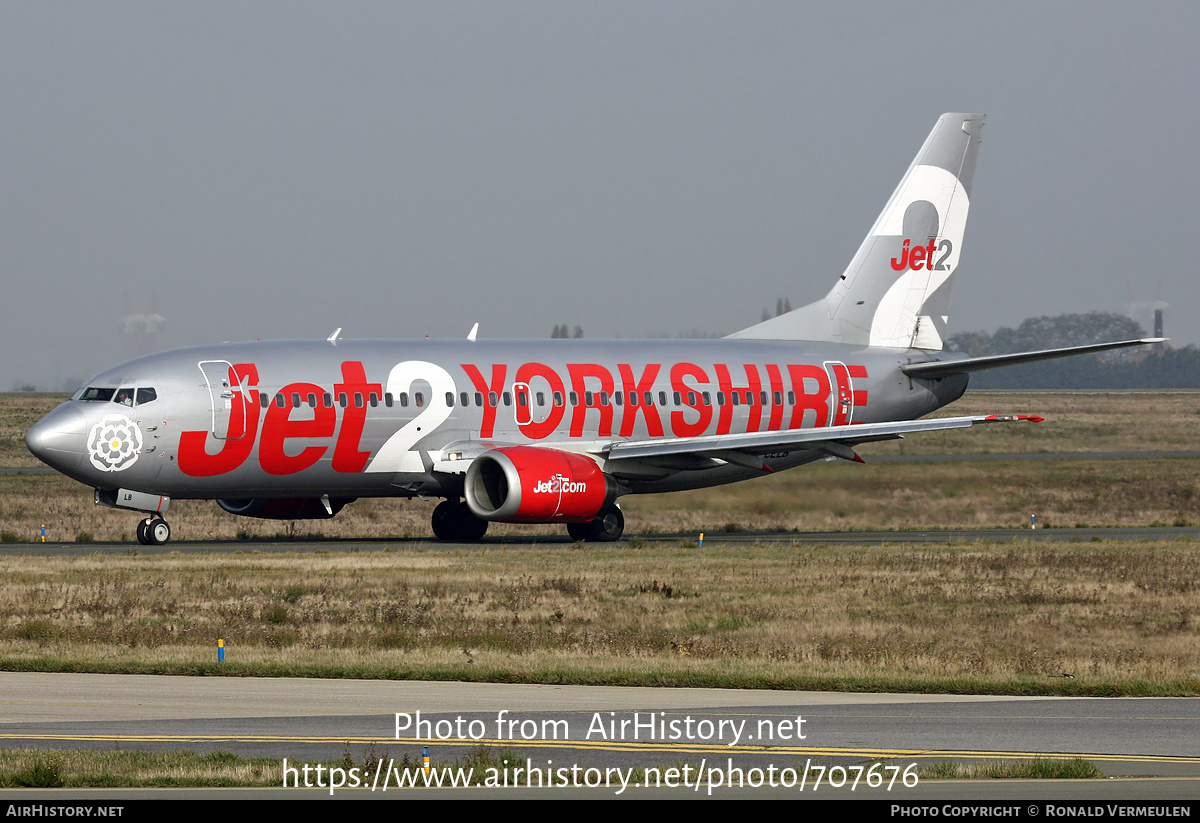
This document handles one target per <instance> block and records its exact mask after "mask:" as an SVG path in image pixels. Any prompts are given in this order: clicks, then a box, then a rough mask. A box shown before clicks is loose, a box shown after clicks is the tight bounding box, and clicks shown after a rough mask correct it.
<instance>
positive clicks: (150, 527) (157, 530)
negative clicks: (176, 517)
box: [138, 517, 171, 546]
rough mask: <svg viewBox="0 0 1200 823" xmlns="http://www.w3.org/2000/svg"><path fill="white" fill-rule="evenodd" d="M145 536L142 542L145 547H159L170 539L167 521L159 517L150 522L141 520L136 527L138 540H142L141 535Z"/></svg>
mask: <svg viewBox="0 0 1200 823" xmlns="http://www.w3.org/2000/svg"><path fill="white" fill-rule="evenodd" d="M143 533H144V534H145V535H146V539H145V540H144V541H143V542H144V543H145V544H146V545H147V546H161V545H163V544H164V543H166V542H167V541H168V540H170V539H171V527H170V526H169V525H167V521H166V520H163V519H162V518H161V517H156V518H154V519H152V520H143V521H142V522H141V523H140V524H139V525H138V539H139V540H141V539H142V534H143Z"/></svg>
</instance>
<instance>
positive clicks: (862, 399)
mask: <svg viewBox="0 0 1200 823" xmlns="http://www.w3.org/2000/svg"><path fill="white" fill-rule="evenodd" d="M849 369H850V377H851V378H852V379H853V380H866V379H867V367H866V366H850V367H849ZM866 405H867V390H866V389H855V390H854V406H855V408H861V407H864V406H866Z"/></svg>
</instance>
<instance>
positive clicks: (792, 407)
mask: <svg viewBox="0 0 1200 823" xmlns="http://www.w3.org/2000/svg"><path fill="white" fill-rule="evenodd" d="M983 124H984V116H983V115H981V114H957V113H951V114H944V115H942V116H941V117H940V118H939V119H938V121H937V123H936V125H935V126H934V128H933V131H932V132H930V134H929V137H928V138H927V139H926V140H925V143H924V144H923V145H922V147H921V149H920V151H919V152H918V153H917V156H916V158H915V159H914V160H913V162H912V165H911V166H910V167H909V168H908V171H907V172H906V173H905V175H904V177H903V178H902V179H901V181H900V184H899V186H898V187H897V188H896V190H895V192H894V193H893V194H892V196H891V198H890V199H889V200H888V201H887V204H886V205H885V207H884V209H883V212H882V213H881V214H880V215H879V217H878V219H877V220H876V221H875V224H874V226H873V227H872V228H871V230H870V232H869V233H868V234H867V236H866V238H865V239H864V240H863V242H862V245H861V246H860V247H859V249H858V252H857V253H856V254H855V255H854V258H853V259H852V260H851V262H850V264H849V266H848V267H847V268H846V270H845V271H844V272H843V273H842V274H841V275H840V276H839V277H838V278H837V280H836V281H835V282H834V285H833V288H832V289H831V290H830V291H829V293H828V294H827V295H826V296H825V297H824V298H822V299H820V300H817V301H816V302H814V303H811V304H809V305H806V306H802V307H801V308H798V309H796V310H794V311H791V312H788V313H785V314H781V315H779V316H777V317H774V318H771V319H768V320H764V321H763V322H761V323H758V324H757V325H754V326H750V327H749V328H746V329H743V330H741V331H738V332H736V333H734V334H731V335H729V336H728V337H725V338H723V339H719V340H652V341H634V340H611V341H601V342H596V341H590V340H544V341H530V340H508V341H493V342H487V343H484V342H479V341H478V340H477V339H476V338H477V330H478V324H476V326H475V328H473V329H472V330H471V333H470V334H469V335H468V337H467V339H459V340H428V339H426V340H346V339H343V338H342V337H341V335H340V333H341V329H338V331H336V332H334V333H333V334H332V335H331V336H330V337H329V338H328V339H325V340H288V341H274V342H253V343H223V344H220V345H213V346H199V347H191V348H183V349H177V350H173V351H167V352H162V353H158V354H150V355H146V356H142V357H138V358H136V359H134V360H130V361H129V362H126V363H123V364H121V365H118V366H115V367H113V368H111V369H107V370H105V371H102V372H100V373H99V374H97V375H96V376H94V377H92V378H91V379H90V380H88V381H87V382H86V383H85V384H84V385H83V386H82V387H81V388H80V389H79V390H78V391H76V392H75V393H74V394H73V395H72V397H71V399H70V400H69V401H68V402H66V403H64V404H63V405H61V406H59V407H58V408H56V409H54V410H53V411H51V412H50V413H49V414H48V415H46V416H45V417H44V418H43V419H42V420H40V421H39V422H38V423H36V424H35V425H34V426H33V428H31V429H30V431H29V433H28V435H27V436H26V444H27V445H28V447H29V450H30V451H31V452H32V453H33V454H34V455H36V456H37V457H38V458H39V459H41V460H42V461H43V462H45V463H46V464H48V465H50V466H51V467H53V468H54V469H56V470H58V471H59V472H62V473H63V474H65V475H67V476H69V477H72V478H74V479H75V480H78V481H79V482H81V483H85V484H87V485H89V486H91V487H93V489H94V490H95V491H94V499H95V502H96V503H97V504H99V505H103V506H109V507H116V508H122V509H129V510H133V511H137V512H140V513H141V514H142V515H143V516H144V518H143V519H142V520H141V521H140V522H139V524H138V528H137V537H138V540H139V541H140V542H141V543H143V544H146V545H161V544H163V543H166V542H167V541H168V540H169V539H170V535H171V529H170V526H169V525H168V523H167V520H166V518H165V514H166V512H167V510H168V507H169V505H170V502H171V501H172V500H182V499H204V500H216V501H217V503H218V505H220V507H221V508H222V509H224V510H225V511H227V512H230V513H232V514H235V515H242V516H246V517H259V518H277V519H286V520H297V519H309V518H311V519H323V518H328V517H333V516H334V515H336V514H337V513H338V512H339V511H340V510H341V509H342V508H343V507H344V506H346V505H347V504H349V503H351V502H353V501H354V500H355V499H357V498H361V497H403V498H412V497H415V496H420V497H423V498H429V497H438V498H444V500H443V501H442V502H441V503H440V504H439V505H438V506H437V507H435V509H434V510H433V514H432V527H433V532H434V534H435V535H436V536H437V537H438V538H440V539H442V540H449V541H477V540H479V539H480V538H482V537H483V536H484V534H485V532H486V531H487V528H488V524H489V523H492V522H500V523H543V524H555V523H562V524H565V525H566V527H567V532H568V534H569V535H570V536H571V538H572V539H575V540H587V541H597V542H599V541H612V540H617V539H619V538H620V537H621V535H622V533H623V531H624V516H623V514H622V512H621V509H620V505H619V499H620V498H621V497H622V496H624V495H627V494H643V493H652V492H665V491H675V490H681V489H693V488H700V487H706V486H713V485H719V484H724V483H732V482H735V481H740V480H745V479H748V478H753V477H760V476H763V475H766V474H770V473H773V472H778V471H782V470H784V469H789V468H793V467H796V466H800V465H803V464H806V463H811V462H814V461H817V460H823V459H832V458H841V459H845V460H853V461H858V462H863V459H862V457H860V456H859V454H858V452H857V451H856V448H857V447H858V446H859V445H861V444H864V443H870V442H873V441H881V440H890V439H895V438H900V437H902V436H904V435H907V434H912V433H918V432H923V431H933V430H938V429H949V428H963V427H968V426H972V425H976V424H981V423H995V422H1015V421H1035V422H1036V421H1039V420H1040V419H1041V418H1039V417H1035V416H1031V415H1021V414H993V415H980V416H969V417H948V418H937V419H918V418H922V417H923V416H924V415H926V414H928V413H930V412H932V411H934V410H936V409H938V408H941V407H942V406H945V405H946V404H948V403H951V402H953V401H954V400H957V399H958V398H959V397H960V396H962V394H963V392H964V391H965V390H966V388H967V381H968V379H969V375H970V374H971V373H972V372H975V371H980V370H983V369H991V368H998V367H1002V366H1009V365H1014V364H1019V363H1029V362H1035V361H1038V360H1046V359H1050V358H1055V357H1066V356H1071V355H1077V354H1084V353H1089V352H1100V351H1107V350H1110V349H1116V348H1121V347H1125V346H1136V345H1142V344H1147V343H1153V342H1156V341H1158V340H1159V339H1160V338H1147V339H1142V340H1126V341H1120V342H1114V343H1104V344H1098V345H1089V346H1078V347H1072V348H1067V349H1053V350H1046V351H1036V352H1023V353H1019V354H1009V355H998V356H990V357H975V358H970V357H967V356H966V355H964V354H961V353H956V352H948V351H944V350H943V344H942V340H943V336H944V334H945V331H946V324H947V322H948V315H949V304H950V290H951V286H952V284H953V280H954V276H955V274H956V273H957V270H958V266H959V258H960V256H961V254H962V247H963V235H964V231H965V228H966V222H967V213H968V210H969V207H970V202H971V196H972V179H973V177H974V172H975V162H976V157H977V155H978V151H979V145H980V140H981V132H982V128H983Z"/></svg>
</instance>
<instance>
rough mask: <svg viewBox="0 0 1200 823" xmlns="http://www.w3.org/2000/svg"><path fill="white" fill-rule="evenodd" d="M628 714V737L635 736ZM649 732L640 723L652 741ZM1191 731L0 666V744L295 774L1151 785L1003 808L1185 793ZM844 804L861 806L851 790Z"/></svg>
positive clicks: (909, 795)
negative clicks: (892, 774)
mask: <svg viewBox="0 0 1200 823" xmlns="http://www.w3.org/2000/svg"><path fill="white" fill-rule="evenodd" d="M418 711H420V712H421V719H422V720H424V721H428V722H429V723H430V725H429V726H428V727H422V729H423V731H424V734H423V735H422V736H421V739H415V738H414V730H413V729H412V726H413V725H414V723H413V721H415V719H416V716H415V713H416V712H418ZM397 713H406V714H407V715H408V716H409V719H408V720H407V721H406V720H405V719H404V718H403V717H402V718H401V719H400V720H399V723H400V724H401V725H402V726H404V725H405V724H407V726H408V727H407V728H402V729H401V731H400V732H399V737H400V739H397V734H398V733H397V728H396V727H397V722H398V721H397V717H396V715H397ZM635 713H637V714H636V717H635ZM801 718H802V720H803V722H802V723H801V722H797V721H798V720H800V719H801ZM635 720H640V721H641V723H642V725H641V726H640V727H635V725H634V723H633V721H635ZM622 721H625V726H624V728H622V725H621V724H622ZM649 721H653V722H654V723H655V724H656V726H655V727H654V728H653V729H652V730H651V729H650V727H648V726H647V725H646V724H647V723H648V722H649ZM723 721H724V722H723ZM547 729H553V730H554V732H553V734H552V735H546V737H549V738H550V739H546V738H545V737H543V734H544V731H543V730H547ZM639 729H640V730H639ZM1198 729H1200V700H1196V699H1192V698H1136V699H1104V698H1013V697H988V696H964V695H894V694H887V695H883V694H834V693H822V692H786V691H757V690H744V691H743V690H720V689H656V688H621V687H585V686H541V685H512V684H487V683H434V682H414V681H366V680H364V681H346V680H304V679H288V678H278V679H271V678H219V677H210V678H189V677H165V676H149V675H98V674H46V673H23V672H0V741H2V742H0V745H3V746H5V747H25V746H30V747H37V748H94V749H114V748H120V749H123V750H130V749H149V750H160V751H161V750H166V751H170V750H176V749H190V750H197V751H209V750H214V749H224V750H229V751H233V752H235V753H237V754H241V755H245V756H250V755H255V756H265V757H272V758H281V759H282V758H284V757H286V758H288V760H289V762H291V763H297V762H299V763H303V762H306V761H318V760H322V761H329V760H340V759H341V758H342V757H343V756H344V755H345V754H346V753H347V752H349V753H350V754H351V756H352V757H353V758H354V759H355V760H357V761H359V762H361V761H362V760H363V758H364V756H365V754H366V753H367V751H369V750H370V749H371V747H374V749H375V751H376V752H377V753H379V754H383V755H384V756H386V757H391V758H395V759H397V760H398V759H400V758H402V757H403V756H404V755H405V754H407V755H408V756H409V757H410V758H414V759H419V757H420V755H421V749H422V747H423V746H426V745H428V746H429V747H430V749H431V753H432V754H433V756H434V758H435V759H436V760H438V761H440V762H447V761H453V760H455V759H456V758H458V757H460V756H462V755H463V754H465V753H467V752H468V751H470V750H472V749H474V748H477V747H478V746H479V745H481V744H484V745H488V746H504V747H507V748H508V749H510V750H512V751H515V752H518V753H519V755H518V756H519V757H520V758H521V762H522V764H524V760H525V759H526V758H528V759H529V761H530V762H531V763H532V765H533V766H534V767H540V768H547V767H548V766H550V764H553V765H554V767H555V768H561V767H563V766H567V767H570V766H574V765H578V766H580V767H581V768H599V769H604V768H609V767H617V768H628V767H630V766H643V767H645V766H660V767H666V766H671V765H673V764H678V763H681V762H688V763H692V764H700V763H701V762H702V761H703V762H706V763H707V764H708V765H709V767H712V766H713V764H719V765H720V766H722V767H724V766H725V765H726V764H727V763H732V765H734V766H737V767H741V768H743V769H750V768H753V767H756V766H757V767H758V768H763V769H765V768H767V767H768V766H769V765H774V766H776V767H779V768H785V767H789V766H790V767H792V768H796V767H797V766H799V767H801V768H802V767H803V766H804V764H805V763H806V762H808V763H811V764H813V765H821V766H826V767H830V766H836V765H841V766H843V767H847V766H852V765H855V764H867V763H870V762H872V761H873V760H877V759H887V760H888V761H889V762H892V763H896V764H904V765H907V764H908V763H913V762H916V763H921V764H926V763H928V762H930V761H931V760H936V759H946V758H952V759H955V760H959V761H971V760H993V759H998V758H1005V759H1010V758H1013V759H1028V758H1033V757H1037V756H1045V755H1047V754H1052V755H1056V756H1059V755H1075V754H1078V755H1083V756H1085V757H1086V758H1087V759H1088V760H1090V761H1092V762H1093V763H1095V764H1096V765H1097V766H1099V767H1100V768H1101V769H1102V770H1104V771H1105V772H1106V773H1107V774H1110V775H1119V776H1126V775H1130V776H1132V775H1138V776H1156V777H1157V778H1158V779H1157V780H1153V781H1145V780H1134V781H1121V782H1120V788H1119V789H1116V788H1112V786H1113V785H1114V784H1116V783H1118V781H1111V782H1105V783H1103V784H1102V783H1100V782H1097V781H1087V782H1086V784H1085V785H1084V784H1080V782H1079V781H1074V782H1073V783H1063V784H1061V786H1062V789H1061V790H1062V791H1070V792H1076V794H1074V795H1062V794H1055V793H1054V791H1055V789H1054V786H1055V785H1056V784H1053V783H1037V784H1021V785H1022V786H1025V787H1026V788H1023V789H1019V790H1018V789H1014V788H1013V787H1012V786H1010V787H1008V788H1007V789H1006V791H1009V790H1014V791H1017V794H1016V797H1019V798H1031V797H1034V796H1038V797H1068V796H1074V797H1076V798H1080V797H1082V798H1089V797H1092V798H1095V797H1107V798H1124V799H1128V798H1131V797H1135V796H1141V797H1143V798H1144V799H1148V800H1163V799H1167V798H1173V799H1197V798H1200V746H1198V743H1197V730H1198ZM735 733H736V734H737V738H736V739H735V737H734V735H735ZM801 734H802V735H803V737H800V735H801ZM439 736H448V739H445V740H442V739H438V738H439ZM527 736H530V737H534V738H536V739H524V738H525V737H527ZM475 737H478V738H479V739H478V740H475V739H472V738H475ZM947 785H949V784H941V783H933V782H929V781H927V783H926V784H925V785H924V786H923V787H921V786H919V787H918V788H917V789H906V790H905V791H904V793H903V795H902V796H903V798H905V799H909V800H912V799H918V798H926V797H940V798H945V797H953V796H956V795H954V794H950V795H947V794H946V793H945V792H948V791H949V792H954V791H958V790H959V789H961V790H965V787H966V786H967V785H969V784H966V783H962V782H960V783H959V789H955V788H954V787H953V786H950V788H947ZM990 787H991V788H990V789H989V790H988V791H985V792H983V793H982V794H980V792H979V789H978V786H977V785H976V788H974V789H972V790H971V792H969V793H968V794H966V795H962V796H968V797H970V796H973V797H980V796H983V797H993V796H1000V795H997V794H994V792H993V791H992V790H994V791H995V792H998V791H999V790H1000V786H999V784H997V783H992V784H990ZM1030 787H1033V788H1030ZM861 788H862V787H860V789H861ZM678 791H682V789H678ZM842 791H843V793H844V792H845V791H846V790H845V789H844V788H843V790H842ZM894 791H895V790H894ZM1033 791H1035V792H1047V791H1049V792H1050V794H1037V795H1034V794H1030V792H1033ZM793 792H794V790H793ZM972 792H973V793H972ZM1078 792H1083V793H1082V794H1078ZM1089 792H1091V793H1090V794H1089ZM1097 792H1099V793H1100V794H1096V793H1097ZM826 796H828V795H826ZM855 796H865V795H864V794H863V792H862V791H861V790H860V791H859V792H857V793H856V794H855ZM890 796H891V797H897V796H898V795H897V794H893V795H890Z"/></svg>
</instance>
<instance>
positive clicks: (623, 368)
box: [617, 363, 663, 437]
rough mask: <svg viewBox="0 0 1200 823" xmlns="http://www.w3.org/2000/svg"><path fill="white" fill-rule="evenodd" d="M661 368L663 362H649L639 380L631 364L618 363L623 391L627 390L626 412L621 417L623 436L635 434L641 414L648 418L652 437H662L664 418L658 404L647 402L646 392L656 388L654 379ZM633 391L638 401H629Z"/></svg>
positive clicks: (648, 431) (648, 427) (648, 428)
mask: <svg viewBox="0 0 1200 823" xmlns="http://www.w3.org/2000/svg"><path fill="white" fill-rule="evenodd" d="M661 368H662V364H661V363H647V364H646V368H645V369H643V370H642V377H641V379H640V380H637V379H635V378H634V376H633V369H632V367H630V366H629V364H627V363H619V364H617V370H618V371H619V372H620V373H621V391H623V392H625V414H624V415H622V417H621V437H631V436H632V435H633V429H634V426H635V425H637V416H638V415H639V414H641V415H642V416H643V417H645V418H646V432H647V433H648V434H649V435H650V436H651V437H662V433H663V427H662V418H661V417H659V416H658V406H655V405H653V404H647V403H646V402H645V400H646V394H647V392H649V391H650V390H651V389H653V388H654V379H655V378H656V377H658V372H659V370H660V369H661ZM631 392H632V393H633V394H634V395H636V397H637V402H636V403H630V402H629V394H630V393H631Z"/></svg>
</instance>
